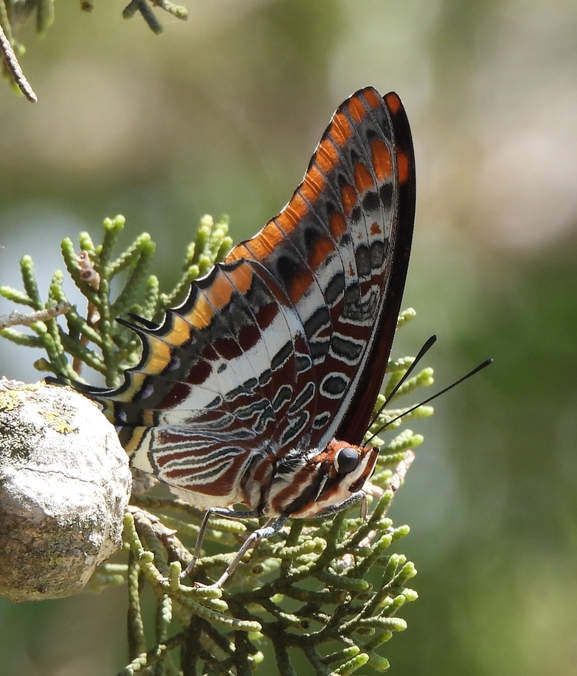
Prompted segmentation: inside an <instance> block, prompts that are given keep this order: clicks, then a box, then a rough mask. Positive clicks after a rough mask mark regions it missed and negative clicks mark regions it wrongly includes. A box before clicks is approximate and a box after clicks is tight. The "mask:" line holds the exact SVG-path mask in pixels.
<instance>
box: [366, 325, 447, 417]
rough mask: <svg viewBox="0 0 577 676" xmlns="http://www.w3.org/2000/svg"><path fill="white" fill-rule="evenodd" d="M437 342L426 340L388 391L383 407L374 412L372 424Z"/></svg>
mask: <svg viewBox="0 0 577 676" xmlns="http://www.w3.org/2000/svg"><path fill="white" fill-rule="evenodd" d="M436 342H437V336H431V337H430V338H429V339H428V340H426V341H425V344H424V345H423V347H422V348H421V349H420V350H419V353H418V354H417V356H416V357H415V358H414V360H413V363H412V364H411V365H410V366H409V368H408V369H407V370H406V371H405V372H404V373H403V375H402V377H401V378H400V379H399V382H398V383H397V384H396V385H395V386H394V387H393V389H392V390H391V391H390V393H389V396H388V397H387V398H386V399H385V401H384V403H383V405H382V406H381V407H380V408H379V410H378V411H377V412H376V414H375V416H374V418H373V422H374V421H376V419H377V418H378V417H379V416H380V415H381V413H382V412H383V411H384V410H385V408H386V407H387V406H388V405H389V403H390V402H391V399H392V398H393V397H394V396H395V394H397V392H398V391H399V390H400V389H401V387H402V385H403V383H405V382H406V381H407V379H408V378H409V376H410V375H411V373H412V372H413V371H414V370H415V368H416V367H417V364H418V363H419V362H420V361H421V359H422V358H423V357H424V356H425V355H426V354H427V352H428V351H429V350H430V349H431V348H432V347H433V345H434V344H435V343H436Z"/></svg>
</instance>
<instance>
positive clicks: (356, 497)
mask: <svg viewBox="0 0 577 676" xmlns="http://www.w3.org/2000/svg"><path fill="white" fill-rule="evenodd" d="M358 502H360V503H361V516H362V517H363V519H365V518H366V516H367V496H366V493H365V492H364V491H357V492H356V493H352V494H351V495H350V496H349V497H348V498H347V499H346V500H343V501H342V502H338V503H337V504H336V505H331V506H330V507H326V508H325V509H323V510H322V511H321V512H319V513H318V514H315V517H314V518H315V519H317V518H321V519H322V518H323V517H325V516H331V515H332V514H338V513H339V512H342V511H343V510H345V509H348V508H349V507H352V506H353V505H356V504H357V503H358Z"/></svg>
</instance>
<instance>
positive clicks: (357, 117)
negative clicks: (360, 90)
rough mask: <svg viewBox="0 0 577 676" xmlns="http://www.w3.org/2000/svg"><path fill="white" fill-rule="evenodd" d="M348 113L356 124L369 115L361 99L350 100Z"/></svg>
mask: <svg viewBox="0 0 577 676" xmlns="http://www.w3.org/2000/svg"><path fill="white" fill-rule="evenodd" d="M348 111H349V113H350V114H351V116H352V118H353V120H354V121H355V122H360V121H361V120H362V119H363V117H364V116H365V115H366V114H367V109H366V108H365V106H364V105H363V102H362V101H361V99H360V97H357V98H354V99H350V101H349V105H348Z"/></svg>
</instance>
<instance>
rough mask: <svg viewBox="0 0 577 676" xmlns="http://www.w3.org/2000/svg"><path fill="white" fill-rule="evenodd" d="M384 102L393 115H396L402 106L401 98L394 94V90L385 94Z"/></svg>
mask: <svg viewBox="0 0 577 676" xmlns="http://www.w3.org/2000/svg"><path fill="white" fill-rule="evenodd" d="M385 103H386V104H387V108H388V109H389V110H390V111H391V113H392V114H393V115H396V114H397V113H398V112H399V110H401V109H402V107H403V104H402V103H401V99H400V98H399V97H398V96H397V95H396V94H395V92H389V93H388V94H387V95H386V96H385Z"/></svg>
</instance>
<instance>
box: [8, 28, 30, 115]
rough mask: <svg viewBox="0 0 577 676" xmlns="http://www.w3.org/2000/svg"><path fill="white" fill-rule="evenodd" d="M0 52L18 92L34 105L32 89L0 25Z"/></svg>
mask: <svg viewBox="0 0 577 676" xmlns="http://www.w3.org/2000/svg"><path fill="white" fill-rule="evenodd" d="M0 52H2V56H3V57H4V61H5V62H6V67H7V68H8V70H9V71H10V74H11V75H12V77H13V78H14V82H16V84H17V85H18V88H19V89H20V91H21V92H22V93H23V94H24V96H25V97H26V98H27V99H28V100H29V101H32V103H36V102H37V101H38V98H37V96H36V94H35V93H34V90H33V89H32V87H31V86H30V83H29V82H28V80H27V79H26V77H25V76H24V73H23V72H22V68H20V64H19V63H18V59H17V58H16V54H14V50H13V49H12V45H11V44H10V40H8V38H7V37H6V34H5V33H4V29H3V28H2V26H1V25H0Z"/></svg>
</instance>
